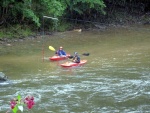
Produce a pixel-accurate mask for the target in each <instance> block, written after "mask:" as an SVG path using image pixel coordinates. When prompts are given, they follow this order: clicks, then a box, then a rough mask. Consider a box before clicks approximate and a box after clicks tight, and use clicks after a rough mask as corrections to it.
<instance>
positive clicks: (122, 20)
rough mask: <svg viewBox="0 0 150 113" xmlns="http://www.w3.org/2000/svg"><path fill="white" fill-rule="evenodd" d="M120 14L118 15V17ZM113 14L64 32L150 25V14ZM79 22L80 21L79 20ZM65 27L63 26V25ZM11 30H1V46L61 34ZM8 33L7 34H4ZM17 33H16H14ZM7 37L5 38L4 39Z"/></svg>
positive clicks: (46, 31)
mask: <svg viewBox="0 0 150 113" xmlns="http://www.w3.org/2000/svg"><path fill="white" fill-rule="evenodd" d="M116 14H118V15H116ZM116 14H111V15H109V17H108V16H102V19H99V20H97V21H95V22H94V21H83V22H81V21H79V22H77V23H71V24H68V26H69V25H70V26H69V27H66V25H64V26H65V27H66V28H65V29H64V30H63V31H68V30H69V31H70V30H74V31H77V32H81V31H84V30H94V29H97V30H100V31H101V30H102V31H104V30H107V29H109V28H121V27H130V26H133V25H143V26H145V25H146V26H147V25H150V13H145V14H139V15H138V14H136V15H135V14H134V15H133V14H124V13H121V12H120V13H116ZM77 21H78V20H77ZM62 26H63V25H62ZM14 29H15V28H13V29H11V28H8V29H4V30H2V29H1V30H0V34H1V38H0V45H6V46H11V43H13V42H22V41H24V40H33V39H36V38H40V37H41V36H43V35H52V34H53V33H54V32H60V31H61V30H59V28H58V29H57V30H55V31H48V30H46V29H45V31H44V33H43V31H42V28H41V30H35V29H34V30H31V29H30V28H29V27H27V26H25V27H23V26H21V25H20V26H19V27H18V26H17V28H16V29H15V30H14ZM4 31H6V32H4ZM14 31H15V32H14ZM2 34H8V35H2ZM3 36H5V37H3Z"/></svg>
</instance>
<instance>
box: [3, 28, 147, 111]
mask: <svg viewBox="0 0 150 113" xmlns="http://www.w3.org/2000/svg"><path fill="white" fill-rule="evenodd" d="M50 45H51V46H53V47H54V48H55V49H57V48H58V47H59V46H63V47H64V49H65V51H66V52H67V53H70V54H73V53H74V52H75V51H76V52H78V53H79V54H80V57H81V59H86V60H88V62H87V63H86V64H85V65H83V66H81V67H73V68H62V67H60V65H59V64H61V63H63V62H66V61H68V60H64V61H59V62H51V61H49V57H50V56H53V55H54V52H53V51H51V50H49V49H48V46H50ZM82 53H90V55H89V56H84V55H82ZM43 59H44V60H43ZM0 72H3V73H5V75H7V76H8V77H9V81H8V82H3V83H0V112H3V113H5V112H6V111H7V110H9V109H10V105H9V101H10V100H11V99H12V98H15V97H17V95H18V94H20V95H21V96H22V97H25V96H26V95H33V96H34V97H35V106H34V107H33V109H31V110H30V111H28V110H27V109H26V108H24V110H25V111H24V112H29V113H42V112H43V113H129V112H132V113H148V112H150V26H132V27H122V28H109V29H107V30H105V31H102V30H90V31H82V32H76V31H67V32H61V33H55V34H53V35H51V36H48V37H44V36H42V38H37V39H34V40H26V41H23V42H15V43H11V44H10V45H9V46H3V45H1V46H0Z"/></svg>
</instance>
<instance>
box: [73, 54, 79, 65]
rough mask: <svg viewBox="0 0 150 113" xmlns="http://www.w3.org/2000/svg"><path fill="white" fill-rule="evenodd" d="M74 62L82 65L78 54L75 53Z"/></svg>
mask: <svg viewBox="0 0 150 113" xmlns="http://www.w3.org/2000/svg"><path fill="white" fill-rule="evenodd" d="M72 61H73V62H75V63H80V57H79V56H78V53H77V52H74V57H73V60H72Z"/></svg>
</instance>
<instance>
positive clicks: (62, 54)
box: [55, 50, 66, 56]
mask: <svg viewBox="0 0 150 113" xmlns="http://www.w3.org/2000/svg"><path fill="white" fill-rule="evenodd" d="M55 54H57V55H58V56H66V52H65V51H64V50H58V51H56V53H55Z"/></svg>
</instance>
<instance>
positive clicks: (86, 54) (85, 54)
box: [68, 53, 90, 59]
mask: <svg viewBox="0 0 150 113" xmlns="http://www.w3.org/2000/svg"><path fill="white" fill-rule="evenodd" d="M82 55H84V56H89V55H90V53H83V54H82ZM73 57H74V56H72V55H70V56H68V58H70V59H71V58H73Z"/></svg>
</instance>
